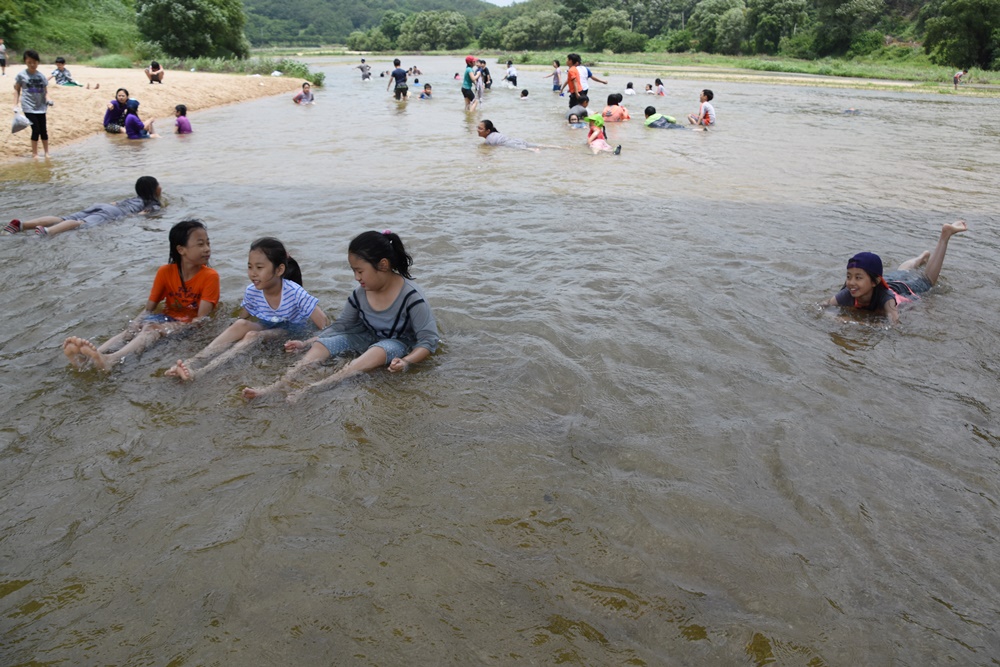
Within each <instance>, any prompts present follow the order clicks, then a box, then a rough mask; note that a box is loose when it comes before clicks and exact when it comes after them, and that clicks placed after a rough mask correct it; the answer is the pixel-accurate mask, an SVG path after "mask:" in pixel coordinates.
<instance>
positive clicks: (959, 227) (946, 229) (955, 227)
mask: <svg viewBox="0 0 1000 667" xmlns="http://www.w3.org/2000/svg"><path fill="white" fill-rule="evenodd" d="M967 229H969V226H968V225H967V224H965V220H956V221H955V222H953V223H951V224H947V223H946V224H943V225H941V233H942V234H947V235H948V236H952V235H953V234H959V233H961V232H964V231H966V230H967Z"/></svg>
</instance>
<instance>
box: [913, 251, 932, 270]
mask: <svg viewBox="0 0 1000 667" xmlns="http://www.w3.org/2000/svg"><path fill="white" fill-rule="evenodd" d="M930 258H931V251H930V250H924V251H923V252H922V253H920V257H917V261H916V262H915V266H916V268H920V267H921V266H923V265H924V264H926V263H927V260H929V259H930Z"/></svg>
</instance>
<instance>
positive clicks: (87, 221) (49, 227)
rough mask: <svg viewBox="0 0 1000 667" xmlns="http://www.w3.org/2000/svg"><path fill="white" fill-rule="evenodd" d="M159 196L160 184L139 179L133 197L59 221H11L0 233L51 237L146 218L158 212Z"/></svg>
mask: <svg viewBox="0 0 1000 667" xmlns="http://www.w3.org/2000/svg"><path fill="white" fill-rule="evenodd" d="M161 192H162V190H161V188H160V184H159V183H158V182H157V180H156V179H155V178H153V177H152V176H142V177H140V178H139V180H137V181H136V182H135V194H136V196H135V197H132V198H130V199H125V200H123V201H117V202H111V203H110V204H94V205H93V206H90V207H89V208H85V209H83V210H82V211H77V212H76V213H70V214H69V215H64V216H62V217H58V216H54V215H50V216H45V217H42V218H35V219H34V220H28V221H26V222H21V221H20V220H16V219H15V220H11V221H10V222H9V223H7V225H6V226H5V227H4V228H3V230H2V231H0V233H3V234H17V233H18V232H21V231H28V230H29V229H34V230H35V234H38V235H39V236H54V235H55V234H61V233H63V232H68V231H70V230H71V229H79V228H83V229H87V228H88V227H96V226H98V225H103V224H104V223H106V222H112V221H114V220H121V219H122V218H124V217H126V216H129V215H146V214H148V213H152V212H153V211H158V210H159V209H160V206H161V204H160V194H161Z"/></svg>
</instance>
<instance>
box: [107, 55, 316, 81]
mask: <svg viewBox="0 0 1000 667" xmlns="http://www.w3.org/2000/svg"><path fill="white" fill-rule="evenodd" d="M139 57H140V60H139V62H138V63H136V62H133V61H132V60H130V59H129V58H127V57H125V56H122V55H108V56H101V57H100V58H96V59H94V60H93V61H92V62H90V63H88V64H90V65H93V66H94V67H107V68H112V69H127V68H129V67H135V66H137V65H138V64H142V65H145V64H147V63H148V62H149V61H150V60H157V61H158V62H159V63H160V64H161V65H163V66H164V67H165V68H166V69H168V70H171V69H173V70H194V71H196V72H215V73H220V74H261V75H264V76H267V75H270V74H271V72H275V71H277V72H281V73H282V74H283V75H285V76H290V77H294V78H298V79H303V80H305V81H309V82H310V83H312V84H313V85H314V86H322V85H323V82H324V81H325V79H326V76H325V75H324V74H323V73H322V72H310V71H309V67H308V66H307V65H306V64H305V63H301V62H299V61H297V60H289V59H288V58H246V59H233V58H169V57H166V56H161V55H158V54H156V53H149V52H145V51H144V52H142V53H141V54H139Z"/></svg>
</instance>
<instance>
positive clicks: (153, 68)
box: [142, 60, 165, 83]
mask: <svg viewBox="0 0 1000 667" xmlns="http://www.w3.org/2000/svg"><path fill="white" fill-rule="evenodd" d="M142 71H143V72H145V74H146V78H147V79H149V82H150V83H163V75H164V74H165V70H164V69H163V67H161V66H160V63H158V62H156V61H155V60H154V61H153V62H151V63H149V67H147V68H146V69H144V70H142Z"/></svg>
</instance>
